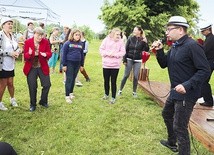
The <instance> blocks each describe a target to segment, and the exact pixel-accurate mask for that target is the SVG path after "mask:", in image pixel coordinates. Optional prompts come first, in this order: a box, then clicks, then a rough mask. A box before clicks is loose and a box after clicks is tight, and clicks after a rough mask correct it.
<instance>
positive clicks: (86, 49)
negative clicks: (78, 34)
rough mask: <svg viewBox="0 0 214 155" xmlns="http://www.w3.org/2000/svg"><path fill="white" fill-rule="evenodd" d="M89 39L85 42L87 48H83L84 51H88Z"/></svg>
mask: <svg viewBox="0 0 214 155" xmlns="http://www.w3.org/2000/svg"><path fill="white" fill-rule="evenodd" d="M88 45H89V43H88V41H86V42H85V49H84V50H83V53H88Z"/></svg>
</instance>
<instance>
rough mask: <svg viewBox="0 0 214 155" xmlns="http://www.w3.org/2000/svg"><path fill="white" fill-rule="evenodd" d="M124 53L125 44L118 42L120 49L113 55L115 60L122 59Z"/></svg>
mask: <svg viewBox="0 0 214 155" xmlns="http://www.w3.org/2000/svg"><path fill="white" fill-rule="evenodd" d="M125 53H126V49H125V44H124V42H123V40H121V41H120V48H119V51H118V52H117V53H116V55H114V56H115V57H116V58H122V57H123V56H124V55H125Z"/></svg>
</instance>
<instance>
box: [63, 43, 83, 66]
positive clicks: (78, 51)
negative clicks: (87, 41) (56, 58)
mask: <svg viewBox="0 0 214 155" xmlns="http://www.w3.org/2000/svg"><path fill="white" fill-rule="evenodd" d="M62 52H63V54H62V55H63V56H62V64H63V66H67V62H68V61H73V62H80V65H81V66H83V58H84V56H83V43H82V42H81V41H79V42H75V41H70V40H69V41H66V42H65V43H64V44H63V48H62Z"/></svg>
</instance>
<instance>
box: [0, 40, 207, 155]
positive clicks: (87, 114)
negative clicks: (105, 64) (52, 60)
mask: <svg viewBox="0 0 214 155" xmlns="http://www.w3.org/2000/svg"><path fill="white" fill-rule="evenodd" d="M99 45H100V42H99V41H93V42H92V43H91V44H90V49H89V53H88V55H87V59H86V70H87V72H88V73H89V75H90V78H91V82H90V83H86V82H85V80H84V78H83V77H82V75H81V74H80V75H79V77H80V80H81V81H82V83H83V87H75V89H74V93H75V96H76V97H75V99H74V100H73V104H71V105H69V104H66V103H65V99H64V85H63V83H62V81H63V76H62V74H58V73H55V74H52V75H51V82H52V87H51V90H50V94H49V104H50V107H49V108H48V109H45V108H42V107H40V106H37V109H36V111H35V112H33V113H31V112H29V95H28V87H27V83H26V77H25V76H24V74H23V72H22V68H23V63H22V62H20V61H17V64H16V77H15V88H16V92H15V96H16V99H17V101H18V103H19V107H17V108H12V107H10V106H9V95H8V91H7V90H6V92H5V94H4V97H3V101H4V102H5V105H6V106H7V107H8V108H9V110H8V111H0V115H1V117H0V141H6V142H9V143H10V144H11V145H12V146H13V147H14V148H15V150H16V151H17V152H18V154H20V155H41V154H44V155H73V154H75V155H89V154H92V155H98V154H99V155H100V154H101V155H103V154H107V155H120V154H121V155H122V154H124V155H132V154H136V155H166V154H167V155H168V154H172V152H170V151H169V150H168V149H166V148H164V147H162V146H161V145H160V144H159V140H160V139H162V138H166V137H167V135H166V128H165V125H164V123H163V119H162V117H161V110H162V108H161V107H160V106H159V105H158V104H157V103H156V102H154V101H152V99H151V98H150V97H148V96H147V95H146V94H145V93H144V92H143V91H142V90H141V89H140V88H139V89H138V96H139V97H138V98H136V99H133V98H132V83H131V81H127V84H126V86H125V88H124V91H123V95H122V96H121V97H118V98H117V101H116V104H114V105H109V104H108V101H103V100H101V98H102V96H103V94H104V88H103V77H102V65H101V57H100V55H99V52H98V49H99ZM57 66H58V65H57ZM147 66H148V67H149V68H150V80H156V81H164V82H168V78H167V71H166V70H162V69H160V67H159V66H158V64H157V62H156V60H155V58H154V56H152V57H151V59H150V60H149V61H148V63H147ZM123 71H124V66H122V67H121V70H120V72H119V76H118V86H119V84H120V81H121V79H122V76H123ZM38 83H39V87H38V100H39V96H40V92H41V86H40V82H38ZM194 144H195V145H196V148H197V150H198V152H199V154H200V155H201V154H204V155H205V154H206V155H211V153H209V152H208V151H207V150H206V149H205V148H204V147H203V146H202V145H201V144H200V143H199V142H197V141H196V140H194ZM191 145H192V143H191ZM192 154H196V151H195V150H194V149H193V147H192Z"/></svg>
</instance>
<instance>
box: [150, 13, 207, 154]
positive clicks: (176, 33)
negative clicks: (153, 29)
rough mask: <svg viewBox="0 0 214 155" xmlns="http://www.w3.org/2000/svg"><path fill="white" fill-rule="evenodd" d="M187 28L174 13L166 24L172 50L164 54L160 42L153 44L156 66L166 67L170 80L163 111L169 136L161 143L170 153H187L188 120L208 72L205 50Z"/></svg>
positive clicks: (186, 24) (188, 150)
mask: <svg viewBox="0 0 214 155" xmlns="http://www.w3.org/2000/svg"><path fill="white" fill-rule="evenodd" d="M188 27H189V25H188V23H187V20H186V19H185V18H184V17H181V16H173V17H171V18H170V19H169V21H168V24H167V27H166V37H167V38H168V39H170V40H172V41H173V42H174V43H173V45H172V47H171V49H170V50H169V51H168V52H167V53H166V54H165V53H164V50H163V44H162V43H161V41H155V42H154V43H153V44H152V47H153V48H154V49H155V50H156V51H157V55H156V56H157V61H158V63H159V65H160V66H161V68H166V67H167V68H168V73H169V78H170V83H171V91H170V95H169V97H168V98H167V100H166V103H165V106H164V108H163V111H162V116H163V119H164V122H165V125H166V127H167V133H168V139H167V140H161V141H160V143H161V144H162V145H163V146H166V147H168V148H169V149H171V150H172V151H173V152H177V151H178V152H179V155H190V140H189V133H188V123H189V119H190V116H191V113H192V111H193V107H194V105H195V103H196V101H197V99H198V97H199V96H200V93H201V86H202V83H203V82H204V81H205V80H206V79H207V78H208V77H209V75H210V68H209V63H208V61H207V59H206V56H205V54H204V50H203V48H202V47H201V46H200V45H199V44H198V43H197V42H196V41H194V40H193V39H191V38H190V37H189V36H188V35H187V28H188ZM176 143H177V144H178V148H177V145H176Z"/></svg>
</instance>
